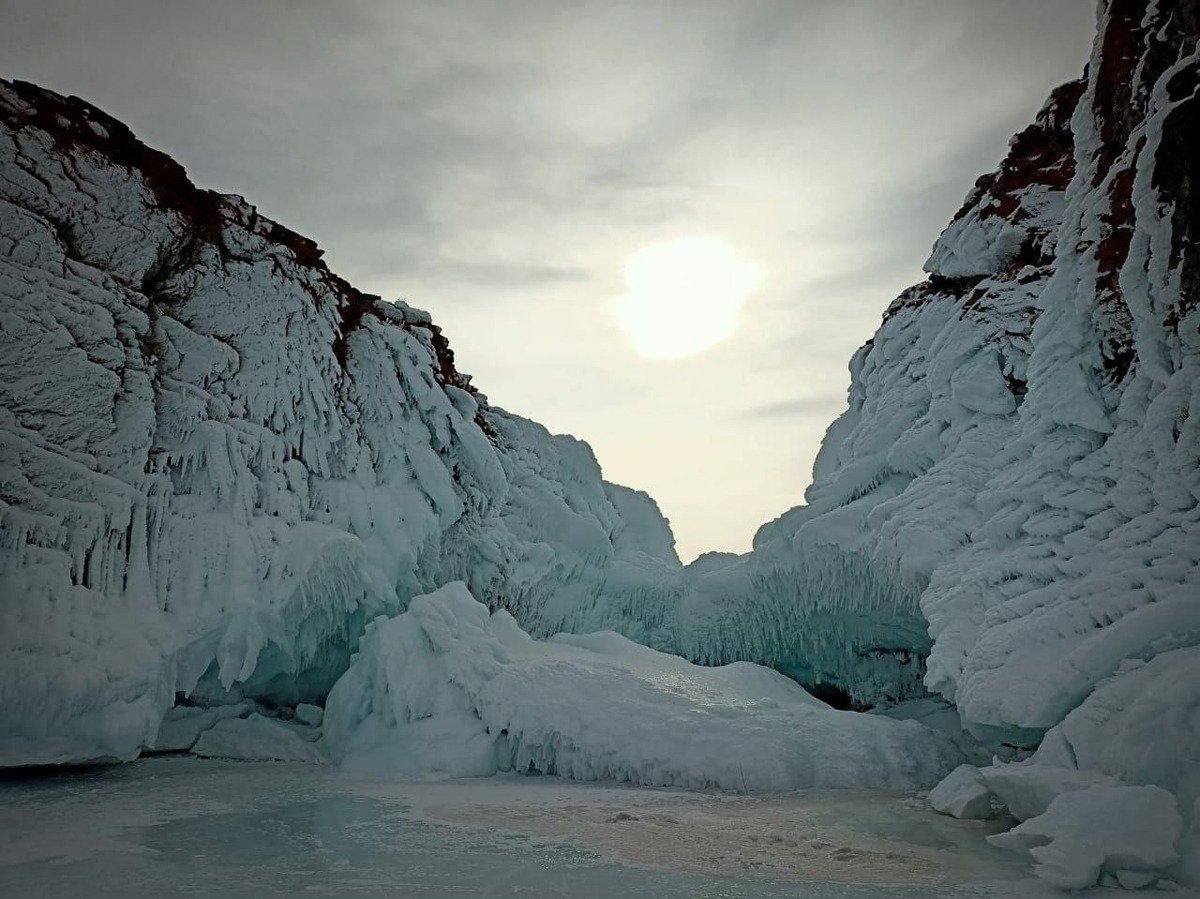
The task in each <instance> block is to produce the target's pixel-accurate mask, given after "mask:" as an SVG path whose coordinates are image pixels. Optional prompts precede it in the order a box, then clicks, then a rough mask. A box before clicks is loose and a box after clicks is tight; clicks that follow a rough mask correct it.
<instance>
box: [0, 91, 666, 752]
mask: <svg viewBox="0 0 1200 899" xmlns="http://www.w3.org/2000/svg"><path fill="white" fill-rule="evenodd" d="M0 122H2V124H3V136H2V139H0V297H2V298H3V302H2V305H0V541H2V545H0V594H2V596H3V601H2V603H0V763H8V764H19V763H37V762H55V761H78V760H86V759H95V758H106V757H111V758H129V757H131V756H133V755H135V754H136V753H137V752H138V750H139V749H140V748H141V747H144V746H150V745H152V743H153V740H154V737H155V734H156V732H157V730H158V726H159V722H160V720H161V718H162V715H163V713H164V712H165V711H166V710H167V709H168V708H170V707H171V706H172V705H173V704H174V703H175V701H176V694H183V693H192V695H193V699H195V700H196V701H202V702H205V703H218V704H219V703H221V702H227V701H233V700H231V699H230V698H229V697H228V696H227V695H225V691H226V690H227V689H228V690H231V691H233V692H234V693H235V694H245V695H247V696H251V697H256V698H258V699H261V700H263V701H266V702H269V703H288V704H293V703H295V702H296V701H297V700H302V699H305V698H319V697H323V696H324V694H325V692H326V691H327V690H328V688H329V686H330V685H331V684H332V683H333V680H334V679H335V678H336V677H337V676H338V675H339V674H341V672H342V671H343V670H344V669H345V668H346V666H347V665H348V664H349V653H350V649H351V647H352V646H353V645H354V643H355V642H356V640H357V637H358V634H359V633H360V632H361V630H362V627H363V625H364V622H366V621H368V620H370V619H371V618H372V617H374V616H376V615H378V614H383V613H387V614H394V613H397V612H399V611H401V610H402V609H403V608H404V606H405V604H406V603H407V601H408V599H409V598H410V597H411V596H413V595H415V594H417V593H421V592H425V591H427V590H429V589H432V588H434V587H436V586H439V585H440V584H442V583H445V582H446V581H448V580H452V579H463V580H466V581H467V582H468V583H469V584H470V585H471V588H472V590H474V591H475V593H476V595H478V596H480V597H481V598H483V599H485V600H487V601H488V602H490V603H492V604H504V605H505V606H507V607H509V608H512V609H514V610H516V611H518V613H523V614H522V618H523V621H524V622H525V623H526V625H527V626H529V627H531V628H532V629H534V630H541V631H545V630H555V629H559V628H562V627H580V628H587V627H588V626H589V621H590V619H591V618H597V619H598V618H602V617H606V614H607V613H606V612H605V609H606V608H607V607H608V606H610V605H611V606H612V608H613V609H614V610H615V612H614V613H613V614H616V615H627V614H628V612H629V609H630V607H631V605H633V604H638V605H639V608H640V609H641V610H642V611H641V612H640V613H639V615H638V619H639V621H641V622H645V624H644V625H640V627H641V630H642V634H641V635H643V636H644V635H646V634H648V633H649V631H650V630H652V629H653V628H654V627H655V626H656V625H655V622H656V621H657V620H658V619H660V618H661V617H662V615H663V614H664V613H658V612H655V611H653V610H654V608H656V607H657V606H656V605H655V604H656V603H658V604H660V605H662V607H663V608H664V609H665V608H666V607H667V604H666V602H665V598H666V597H669V595H670V589H671V583H672V579H675V580H678V577H679V563H678V559H677V558H676V556H675V554H674V551H673V548H672V540H671V537H670V531H669V529H668V527H667V525H666V522H665V521H664V520H663V518H662V516H661V515H660V514H659V512H658V510H657V508H656V507H655V505H654V503H653V502H652V501H651V500H650V499H649V498H648V497H647V496H645V494H641V493H637V492H634V491H631V490H627V489H625V488H620V487H615V486H613V485H610V484H606V483H604V482H603V481H602V480H601V478H600V470H599V467H598V466H597V464H596V461H595V459H594V457H593V456H592V454H591V451H590V449H589V448H588V447H587V446H586V444H583V443H580V442H579V441H576V440H574V439H572V438H569V437H553V436H551V435H550V434H548V433H547V432H546V430H545V429H544V428H541V427H540V426H539V425H536V424H534V423H532V422H528V421H525V420H522V419H520V418H517V417H515V416H511V415H508V414H506V413H504V412H503V411H501V410H499V409H494V408H489V407H488V405H487V403H486V401H485V400H484V398H483V397H482V396H481V395H480V394H478V393H476V392H475V391H474V389H473V388H472V387H471V385H470V383H469V379H468V378H466V377H465V376H463V375H461V374H460V373H459V372H458V371H457V370H456V369H455V367H454V359H453V355H452V354H451V353H450V351H449V349H448V346H447V343H446V341H445V339H444V338H443V337H442V336H441V334H440V332H439V330H438V329H437V328H436V327H435V326H433V324H432V323H431V322H430V319H429V317H428V315H426V314H425V313H423V312H420V311H418V310H415V309H412V308H409V307H408V306H406V305H404V304H403V303H397V304H394V305H393V304H390V303H384V302H381V301H380V300H378V298H375V297H370V296H366V295H363V294H361V293H359V292H358V291H356V290H354V289H353V288H352V287H350V286H349V285H348V284H346V283H345V282H344V281H342V280H341V279H340V278H338V277H337V276H335V275H333V274H332V273H331V272H330V271H329V270H328V269H327V268H326V267H325V265H324V263H322V262H321V261H320V255H321V254H320V251H319V250H318V249H317V248H316V247H315V245H313V244H312V243H311V242H310V241H308V240H307V239H305V238H303V237H300V236H299V235H297V234H294V233H292V232H290V231H288V230H287V229H285V228H283V227H281V226H280V225H278V224H276V223H274V222H271V221H269V220H266V219H264V218H262V217H261V216H259V215H258V214H257V213H256V212H255V210H254V207H252V206H250V205H249V204H248V203H246V202H245V201H244V200H242V199H241V198H240V197H235V196H222V195H218V194H215V193H212V192H209V191H202V190H199V189H197V188H196V187H194V186H193V185H192V184H191V182H190V181H188V179H187V176H186V175H185V174H184V172H183V170H182V169H181V168H180V167H179V166H178V165H177V164H176V163H174V162H173V161H172V160H170V159H169V158H167V157H166V156H164V155H162V154H160V153H158V152H156V151H153V150H150V149H148V148H146V147H145V146H144V145H142V144H141V143H139V142H138V141H137V140H136V139H135V138H134V137H133V135H132V134H131V133H130V132H129V130H128V129H127V128H126V127H125V126H124V125H122V124H120V123H119V122H116V121H115V120H113V119H112V118H110V117H108V116H106V115H104V114H103V113H101V112H100V111H98V110H96V109H95V108H93V107H92V106H90V105H89V104H87V103H85V102H83V101H81V100H78V99H74V98H72V99H64V98H62V97H60V96H58V95H56V94H53V93H51V92H49V91H45V90H42V89H40V88H37V87H34V86H32V85H28V84H22V83H7V82H3V83H0ZM664 584H665V585H666V586H665V587H664ZM236 698H237V697H236V696H235V697H234V699H236Z"/></svg>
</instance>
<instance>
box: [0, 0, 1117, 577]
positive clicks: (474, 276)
mask: <svg viewBox="0 0 1200 899" xmlns="http://www.w3.org/2000/svg"><path fill="white" fill-rule="evenodd" d="M1094 5H1095V4H1094V2H1093V0H1003V2H999V0H844V2H835V0H787V2H782V0H781V2H765V0H764V2H754V0H741V2H734V0H728V2H638V3H623V2H615V0H598V2H566V0H563V2H559V0H538V2H515V0H505V2H484V0H473V2H405V0H393V2H385V0H374V2H339V3H332V2H296V0H293V2H283V0H257V2H254V0H248V2H242V0H238V2H232V0H228V2H214V0H205V2H182V0H179V2H169V0H156V2H144V3H143V2H105V0H76V2H56V0H0V73H2V74H3V75H5V76H6V77H16V78H22V79H25V80H31V81H36V82H38V83H41V84H43V85H45V86H48V87H50V88H53V89H55V90H57V91H60V92H62V93H73V94H78V95H80V96H83V97H85V98H87V99H88V100H90V101H92V102H94V103H95V104H97V105H98V106H100V107H101V108H103V109H105V110H106V111H108V112H109V113H111V114H113V115H115V116H116V117H118V118H120V119H122V120H124V121H125V122H126V123H128V124H129V125H130V127H132V128H133V130H134V132H135V133H136V134H137V135H138V136H139V137H141V138H142V139H143V140H144V141H146V142H147V143H149V144H151V145H152V146H156V147H159V148H161V149H163V150H166V151H167V152H169V153H170V154H171V155H173V156H174V157H175V158H176V159H178V160H179V161H180V162H182V163H183V164H184V166H185V167H186V168H187V169H188V171H189V173H190V174H191V176H192V179H193V180H194V181H196V182H197V183H198V184H199V185H200V186H202V187H212V188H216V189H218V190H220V191H223V192H226V193H238V194H242V195H244V196H245V197H246V198H247V199H248V200H249V201H250V202H252V203H254V204H255V205H256V206H257V207H258V208H259V211H260V212H262V213H263V214H265V215H267V216H269V217H271V218H274V219H277V220H279V221H280V222H282V223H284V224H286V225H288V226H289V227H291V228H293V229H295V230H298V231H300V232H302V233H304V234H306V235H309V236H311V237H313V238H314V239H316V240H317V241H318V242H319V243H320V245H321V246H322V247H324V248H325V250H326V259H327V260H328V262H329V264H330V266H331V267H332V268H333V269H334V271H336V272H338V273H339V274H341V275H343V276H344V277H346V278H347V279H348V280H350V281H351V282H352V283H353V284H355V285H356V286H358V287H360V288H362V289H364V290H367V291H369V292H372V293H378V294H381V295H382V296H383V297H384V298H386V299H394V298H397V297H403V298H405V299H406V300H408V301H409V302H410V303H412V304H413V305H416V306H420V307H423V308H426V309H428V310H430V311H431V312H432V313H433V316H434V320H435V321H437V322H438V323H440V324H441V325H442V326H443V327H444V329H445V331H446V334H447V336H448V337H449V338H450V341H451V345H452V346H453V347H454V349H455V351H456V353H457V355H458V361H459V363H460V365H459V367H460V368H461V369H462V370H464V371H466V372H469V373H471V374H473V375H474V376H475V383H476V385H477V386H478V387H479V388H480V389H481V390H482V391H483V392H484V393H486V394H487V395H488V397H489V398H490V399H491V401H492V402H493V403H494V404H496V405H500V406H503V407H505V408H507V409H509V410H511V411H513V412H517V413H520V414H522V415H526V416H529V417H532V418H535V419H537V420H539V421H541V422H543V423H544V424H545V425H547V426H548V427H549V428H550V429H551V430H554V431H561V432H567V433H571V434H574V435H576V436H578V437H581V438H584V439H586V440H587V441H589V442H590V443H591V444H592V446H593V447H594V448H595V451H596V455H597V457H598V458H599V460H600V463H601V465H602V466H603V468H604V473H605V476H606V477H607V478H609V479H610V480H615V481H618V482H620V483H624V484H628V485H631V486H634V487H638V488H640V489H643V490H646V491H648V492H649V493H650V494H651V495H653V496H654V497H655V498H656V499H657V500H658V501H659V505H660V506H661V507H662V509H663V512H664V513H665V514H666V515H667V516H668V517H669V518H670V520H671V523H672V526H673V527H674V529H675V533H676V535H677V539H678V546H679V551H680V554H681V556H682V557H683V558H684V559H685V560H687V559H690V558H692V557H694V556H695V555H697V554H698V553H699V552H702V551H704V550H708V549H720V550H733V551H743V550H745V549H748V548H749V545H750V540H751V537H752V536H753V533H754V531H755V529H756V528H757V527H758V526H759V525H760V524H762V523H763V522H764V521H766V520H769V519H770V518H773V517H775V516H776V515H778V514H780V513H781V512H783V511H784V510H786V509H788V508H790V507H791V506H794V505H796V504H798V503H799V502H800V501H801V499H802V492H803V489H804V487H805V486H806V485H807V484H808V481H809V476H810V473H811V467H812V460H813V457H814V455H815V453H816V450H817V447H818V444H819V442H820V439H821V436H822V434H823V432H824V429H825V427H826V426H827V425H828V424H829V422H830V421H831V420H832V419H833V418H834V417H835V416H836V415H837V414H838V413H839V412H840V411H841V410H842V408H844V406H845V395H846V387H847V384H848V381H849V377H848V374H847V371H846V364H847V361H848V360H849V357H850V355H851V353H852V352H853V351H854V350H855V349H856V348H857V347H858V346H860V345H861V344H862V343H863V342H864V341H866V340H867V339H868V338H869V337H870V336H871V333H872V332H873V331H874V330H875V328H876V327H877V326H878V323H879V319H880V315H881V313H882V312H883V310H884V308H885V307H886V306H887V304H888V303H889V301H890V300H891V299H892V298H893V297H894V296H895V295H896V294H897V293H899V292H900V290H902V289H903V288H904V287H906V286H908V285H909V284H912V283H914V282H916V281H918V280H920V278H921V273H920V269H921V265H922V263H923V262H924V260H925V258H926V256H927V255H928V250H929V246H930V244H931V243H932V242H933V240H934V238H935V237H936V236H937V234H938V232H939V231H940V230H941V228H942V227H944V226H945V224H946V223H947V220H948V219H949V217H950V216H951V215H952V214H953V213H954V211H955V210H956V209H957V207H958V206H959V204H960V202H961V200H962V198H963V196H964V195H965V193H966V192H967V190H968V189H969V188H970V186H971V184H972V183H973V181H974V180H975V178H976V177H977V176H978V175H979V174H981V173H982V172H984V171H987V170H990V169H991V168H993V167H994V166H995V164H996V163H997V162H998V161H999V159H1000V158H1001V157H1002V156H1003V153H1004V149H1005V146H1006V143H1007V141H1008V138H1009V136H1010V135H1011V134H1012V133H1013V132H1014V131H1016V130H1019V129H1020V128H1021V127H1023V126H1024V125H1025V124H1026V123H1027V122H1028V121H1029V120H1030V119H1031V117H1032V116H1033V114H1034V113H1035V112H1036V110H1037V109H1038V107H1039V106H1040V105H1041V102H1042V100H1043V99H1044V97H1045V95H1046V94H1047V93H1048V92H1049V90H1050V89H1051V88H1052V87H1054V86H1055V85H1057V84H1059V83H1061V82H1062V81H1065V80H1068V79H1070V78H1074V77H1077V76H1078V75H1079V73H1080V72H1081V70H1082V67H1083V63H1084V60H1085V58H1086V56H1087V51H1088V47H1089V45H1090V42H1091V37H1092V28H1093V23H1094V15H1095V13H1094ZM687 236H702V237H706V238H715V239H718V240H720V241H723V242H724V243H725V244H727V245H728V247H730V248H731V249H732V250H733V251H735V252H736V253H737V254H738V255H739V257H740V258H741V259H743V260H744V261H745V262H746V263H747V264H749V265H753V266H755V267H756V270H757V272H758V273H759V278H758V280H757V282H756V287H755V290H754V292H753V293H751V294H750V295H749V296H748V298H747V299H746V301H745V303H744V305H743V307H742V309H741V315H740V318H739V320H738V322H739V323H738V326H737V328H736V330H735V331H734V332H733V333H732V335H731V336H730V337H729V338H728V339H726V340H724V341H723V342H721V343H718V344H717V345H716V346H714V347H712V348H711V349H708V350H707V351H705V352H701V353H698V354H695V355H692V356H688V357H686V358H682V359H673V360H663V359H653V358H646V357H644V356H642V355H639V354H638V353H637V352H636V351H635V350H634V348H633V346H632V345H631V342H630V340H629V339H628V336H627V334H626V333H625V332H624V331H623V330H622V329H621V327H620V325H619V323H618V321H617V318H616V316H615V314H614V308H615V305H616V304H615V299H616V298H617V297H618V296H620V295H622V294H623V293H624V292H625V290H626V284H625V280H624V268H625V264H626V261H627V260H628V259H629V257H630V256H632V255H633V254H634V253H636V252H637V251H638V250H640V249H642V248H644V247H646V246H650V245H653V244H656V243H659V242H662V241H669V240H673V239H675V238H679V237H687Z"/></svg>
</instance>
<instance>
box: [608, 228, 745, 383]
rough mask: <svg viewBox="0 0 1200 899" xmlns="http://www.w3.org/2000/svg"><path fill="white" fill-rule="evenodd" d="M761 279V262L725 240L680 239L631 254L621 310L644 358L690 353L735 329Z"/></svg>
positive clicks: (619, 303)
mask: <svg viewBox="0 0 1200 899" xmlns="http://www.w3.org/2000/svg"><path fill="white" fill-rule="evenodd" d="M761 280H762V274H761V272H760V270H759V268H758V266H756V265H754V264H752V263H750V262H748V261H746V260H745V259H744V258H742V257H741V256H740V255H739V254H738V253H737V251H736V250H734V249H733V247H731V246H730V245H729V244H727V243H726V242H725V241H723V240H721V239H720V238H717V237H680V238H676V239H675V240H669V241H665V242H663V243H656V244H651V245H650V246H648V247H643V248H642V249H640V250H638V251H637V252H636V253H634V254H633V255H632V256H631V257H630V258H629V261H628V262H627V263H626V264H625V281H626V284H627V285H628V290H627V292H626V293H625V294H624V295H623V296H620V297H618V298H617V300H616V303H615V308H616V314H617V318H618V319H619V320H620V322H621V326H622V327H623V328H624V329H625V331H626V333H627V334H628V335H629V340H630V343H631V344H632V345H633V348H634V349H635V350H637V352H639V353H641V354H642V355H643V356H649V357H652V358H656V359H678V358H681V357H683V356H691V355H694V354H696V353H700V352H703V351H704V350H707V349H708V348H709V347H711V346H714V345H715V344H717V343H720V342H721V341H722V340H724V339H725V338H727V337H728V336H729V335H730V334H732V333H733V331H734V328H736V327H737V321H738V314H739V312H740V311H741V308H742V303H743V302H744V301H745V299H746V297H747V296H749V295H750V294H751V293H752V292H753V291H754V289H755V288H756V287H757V286H758V284H759V282H760V281H761Z"/></svg>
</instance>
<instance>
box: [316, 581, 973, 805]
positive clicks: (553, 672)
mask: <svg viewBox="0 0 1200 899" xmlns="http://www.w3.org/2000/svg"><path fill="white" fill-rule="evenodd" d="M325 740H326V745H327V747H328V750H329V752H330V754H331V756H332V757H333V758H334V759H335V760H337V761H339V762H341V763H342V764H344V765H347V766H350V767H353V768H361V769H371V770H373V771H376V772H380V771H382V772H386V773H389V774H393V775H400V776H409V777H421V776H437V775H443V776H467V775H480V776H483V775H491V774H495V773H497V772H499V771H518V772H522V773H524V772H539V773H543V774H555V775H559V776H562V777H569V778H573V779H577V780H599V779H615V780H620V781H630V782H634V783H639V784H646V785H659V786H668V785H669V786H680V787H686V788H705V787H715V788H720V789H727V790H739V791H767V790H787V789H795V788H799V787H862V788H868V787H869V788H878V789H913V788H918V787H924V786H929V785H931V784H933V783H934V782H936V780H937V779H938V778H939V777H940V776H941V775H943V774H944V773H945V772H946V771H948V770H949V769H950V768H952V767H953V766H954V765H955V764H956V763H957V762H959V761H960V760H961V756H960V754H959V752H958V750H957V749H956V747H955V746H954V745H953V743H952V742H951V741H950V740H949V739H948V738H946V737H944V736H942V735H940V734H937V733H935V732H933V731H931V730H929V729H928V728H925V727H923V726H922V725H919V724H917V723H915V722H911V721H896V720H892V719H889V718H885V717H882V716H873V715H861V714H857V713H854V712H841V711H837V710H834V709H832V708H830V707H828V706H827V705H825V704H824V703H822V702H820V701H819V700H817V699H814V698H813V697H812V696H810V695H809V694H808V693H806V692H805V691H804V690H803V689H801V688H800V687H799V686H797V685H796V684H795V683H794V682H792V681H790V680H789V679H787V678H785V677H783V676H782V675H780V674H778V673H777V672H775V671H772V670H770V669H767V668H763V667H760V666H758V665H752V664H749V663H745V662H740V663H734V664H731V665H725V666H721V667H716V668H705V667H701V666H697V665H694V664H692V663H690V662H688V661H686V660H684V659H682V658H679V657H676V656H671V655H666V654H664V653H660V652H657V651H655V650H652V649H649V648H647V647H645V646H641V645H639V644H635V643H632V642H630V641H629V640H627V639H626V638H624V637H622V636H620V635H618V634H615V633H612V632H605V633H595V634H588V635H582V636H576V635H567V634H559V635H557V636H555V637H552V638H551V639H549V640H545V641H541V640H534V639H533V638H531V637H530V636H529V635H528V634H526V633H525V632H524V631H522V630H521V629H520V628H519V626H518V625H517V623H516V621H515V620H514V619H513V617H512V616H511V615H509V614H508V613H506V612H503V611H497V612H494V613H491V614H489V612H488V610H487V608H486V607H485V606H483V605H481V604H480V603H478V602H476V601H475V600H474V598H473V597H472V596H471V594H470V593H469V592H468V590H467V589H466V587H465V585H463V584H461V583H453V584H449V585H447V586H445V587H443V588H442V589H440V590H438V591H436V592H434V593H431V594H429V595H427V596H422V597H419V598H417V599H414V600H413V601H412V603H411V604H410V605H409V608H408V611H407V612H405V613H404V614H402V615H400V616H397V617H395V618H391V619H386V620H382V619H381V620H376V621H375V622H373V623H372V624H371V625H370V626H369V627H368V628H367V632H366V634H365V636H364V638H363V641H362V648H361V651H360V654H359V656H358V658H357V659H356V660H355V661H354V663H353V664H352V665H351V667H350V669H349V670H348V671H347V672H346V674H345V675H343V676H342V678H341V679H340V680H339V681H338V682H337V684H335V686H334V688H333V690H332V691H331V693H330V695H329V700H328V703H327V705H326V713H325Z"/></svg>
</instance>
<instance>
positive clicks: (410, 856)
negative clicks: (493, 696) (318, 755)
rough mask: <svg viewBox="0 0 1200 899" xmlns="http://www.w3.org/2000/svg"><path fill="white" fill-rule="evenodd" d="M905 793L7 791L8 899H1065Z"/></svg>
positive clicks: (189, 767) (256, 777) (332, 781)
mask: <svg viewBox="0 0 1200 899" xmlns="http://www.w3.org/2000/svg"><path fill="white" fill-rule="evenodd" d="M999 829H1001V828H1000V827H998V826H995V825H983V824H979V823H972V822H959V821H953V820H950V819H947V818H943V817H941V816H938V815H934V814H933V813H931V812H930V811H928V809H925V808H922V807H921V803H920V802H918V801H915V800H913V799H912V797H908V796H904V795H901V794H894V793H862V792H833V791H804V792H801V793H795V794H789V795H787V796H779V797H746V796H733V795H726V794H720V795H713V794H702V793H687V792H681V791H673V790H652V789H644V788H634V787H627V786H621V785H595V784H578V783H573V782H569V781H562V780H558V779H556V778H540V777H538V778H535V777H528V778H523V777H509V778H492V779H488V780H473V781H454V782H443V783H424V784H419V783H396V782H382V781H379V780H370V779H364V778H361V777H356V776H354V775H352V774H348V773H345V772H343V771H340V770H338V769H336V768H333V767H328V766H321V767H314V766H307V765H294V764H280V763H247V762H220V761H201V760H197V759H191V758H184V757H162V758H156V759H147V760H143V761H140V762H136V763H133V764H129V765H121V766H112V767H106V768H99V769H91V770H84V771H80V772H69V773H60V774H56V775H53V776H39V777H14V776H11V775H10V776H9V777H8V778H7V779H5V780H3V781H0V895H4V896H8V897H21V896H80V895H91V896H161V895H165V894H181V893H182V894H197V895H251V894H263V893H278V894H298V893H303V894H308V895H341V894H366V895H372V896H512V895H537V896H583V897H589V896H596V897H604V899H611V897H614V896H662V897H674V896H678V897H693V896H699V897H740V896H746V897H812V899H825V897H830V899H833V897H846V899H850V897H862V899H868V897H880V896H896V897H913V899H917V897H931V896H941V897H963V899H966V897H978V896H984V897H989V896H990V897H1017V896H1020V897H1032V896H1041V895H1046V896H1054V895H1058V894H1056V893H1054V892H1053V891H1051V890H1048V889H1046V888H1045V887H1044V886H1043V885H1040V884H1038V883H1037V882H1035V881H1033V880H1031V879H1030V878H1029V874H1028V868H1027V867H1026V866H1025V865H1024V864H1023V863H1021V862H1020V860H1018V859H1015V858H1010V857H1009V856H1007V855H1006V854H1004V853H1001V852H999V851H998V850H995V849H993V848H991V847H990V846H988V845H987V844H986V843H985V842H984V840H983V837H984V835H985V834H986V833H990V832H994V831H995V830H999Z"/></svg>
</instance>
